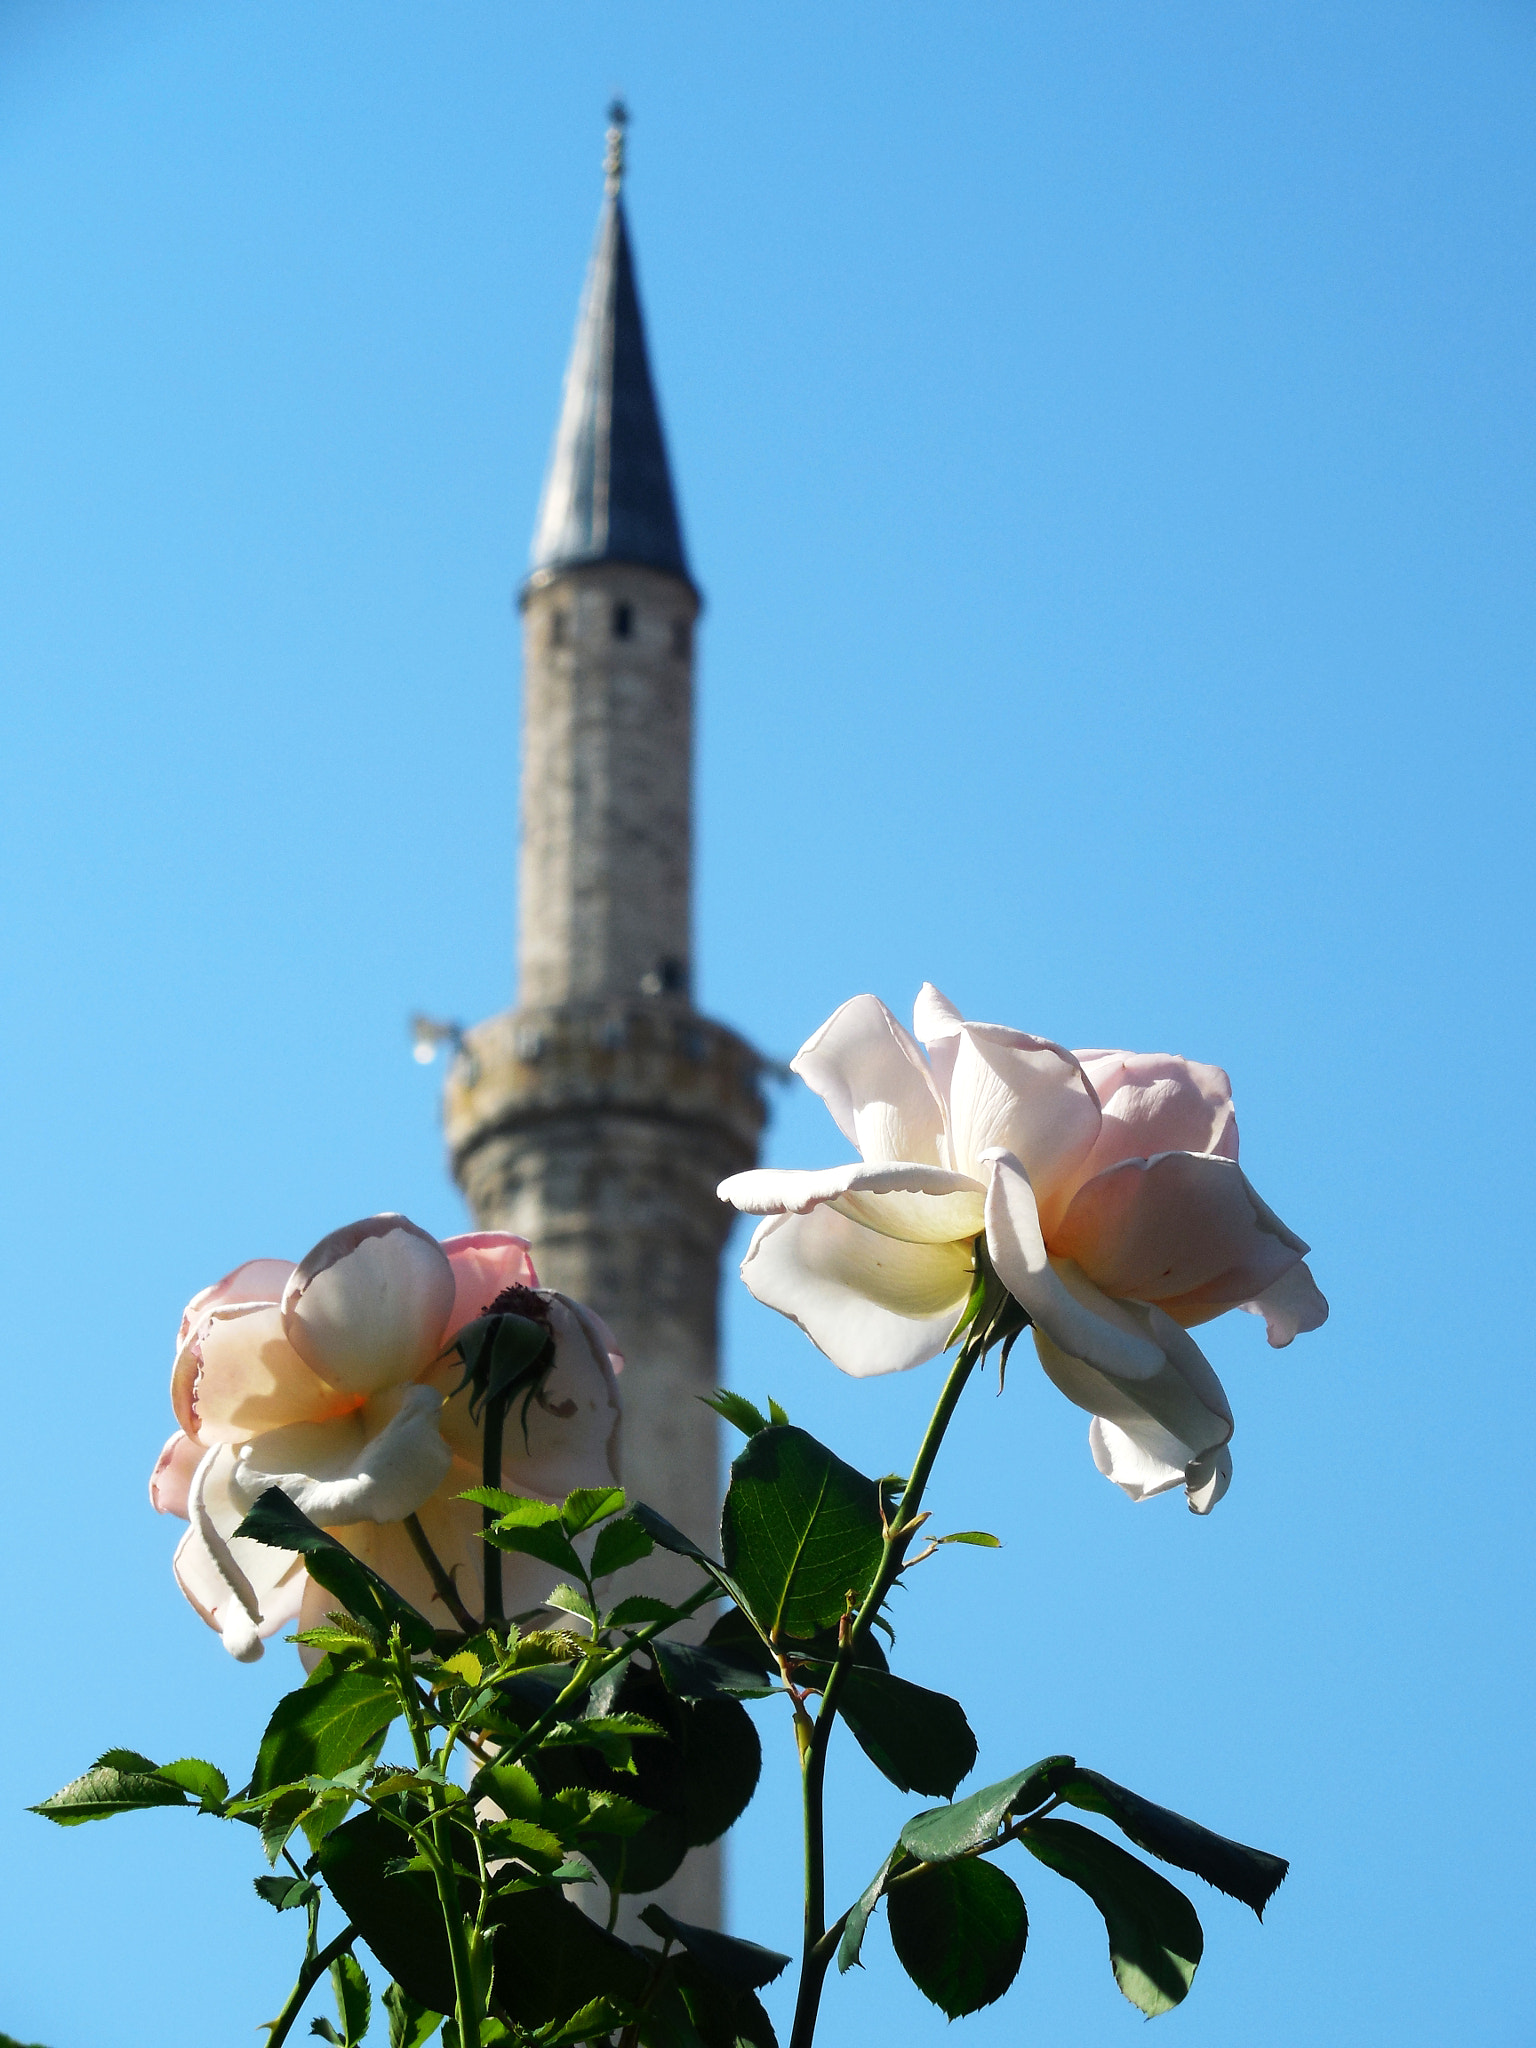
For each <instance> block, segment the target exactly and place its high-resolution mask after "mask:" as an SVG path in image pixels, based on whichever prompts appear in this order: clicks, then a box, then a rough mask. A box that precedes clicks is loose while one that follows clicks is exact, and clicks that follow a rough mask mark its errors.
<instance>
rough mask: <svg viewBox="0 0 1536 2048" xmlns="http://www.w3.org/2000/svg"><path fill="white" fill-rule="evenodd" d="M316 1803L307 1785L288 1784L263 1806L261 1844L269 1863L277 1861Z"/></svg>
mask: <svg viewBox="0 0 1536 2048" xmlns="http://www.w3.org/2000/svg"><path fill="white" fill-rule="evenodd" d="M314 1804H315V1796H314V1794H313V1793H312V1792H311V1791H310V1789H309V1787H308V1786H307V1785H288V1786H285V1787H284V1789H283V1790H282V1791H281V1792H278V1793H275V1794H274V1795H273V1797H272V1798H271V1800H270V1801H269V1802H268V1804H267V1805H266V1806H265V1807H264V1808H263V1810H262V1814H261V1822H260V1826H261V1846H262V1848H263V1849H265V1851H266V1852H267V1861H268V1862H269V1863H274V1864H275V1863H276V1861H277V1859H278V1857H279V1856H281V1855H282V1853H283V1845H284V1843H286V1841H287V1840H288V1837H289V1836H290V1835H291V1834H292V1833H293V1831H294V1829H295V1828H296V1827H297V1826H298V1824H299V1822H300V1821H301V1820H302V1819H303V1818H304V1816H305V1815H306V1814H307V1813H308V1812H309V1811H310V1809H311V1807H313V1806H314Z"/></svg>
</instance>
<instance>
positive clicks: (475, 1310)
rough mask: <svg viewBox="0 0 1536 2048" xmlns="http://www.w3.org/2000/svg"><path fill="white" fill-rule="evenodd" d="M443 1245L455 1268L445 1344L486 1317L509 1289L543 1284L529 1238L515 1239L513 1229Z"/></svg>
mask: <svg viewBox="0 0 1536 2048" xmlns="http://www.w3.org/2000/svg"><path fill="white" fill-rule="evenodd" d="M442 1244H443V1250H444V1252H445V1253H446V1254H447V1257H448V1263H449V1265H450V1266H451V1267H452V1268H453V1307H452V1308H451V1309H450V1310H449V1311H448V1322H447V1326H446V1327H445V1329H444V1331H443V1342H444V1343H445V1344H446V1343H447V1342H448V1341H449V1339H450V1338H453V1337H456V1336H457V1335H458V1334H459V1332H460V1330H462V1329H463V1327H464V1325H465V1324H466V1323H472V1322H474V1320H475V1318H476V1317H477V1316H482V1315H484V1314H485V1311H486V1310H487V1309H488V1308H489V1307H490V1305H491V1303H492V1302H493V1301H494V1300H495V1299H496V1297H497V1295H498V1294H501V1293H503V1292H504V1291H505V1290H506V1289H507V1288H508V1287H537V1286H538V1284H539V1276H538V1274H537V1273H536V1272H535V1271H534V1270H533V1259H532V1257H531V1256H530V1252H529V1245H528V1240H527V1238H526V1237H514V1236H513V1235H512V1233H511V1232H510V1231H509V1230H475V1231H469V1232H466V1233H465V1235H464V1236H462V1237H445V1238H444V1239H443V1241H442Z"/></svg>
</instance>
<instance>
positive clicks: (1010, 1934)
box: [885, 1856, 1029, 2020]
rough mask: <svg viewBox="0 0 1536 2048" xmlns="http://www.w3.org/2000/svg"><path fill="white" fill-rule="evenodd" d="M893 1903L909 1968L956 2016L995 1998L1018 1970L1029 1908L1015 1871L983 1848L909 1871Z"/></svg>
mask: <svg viewBox="0 0 1536 2048" xmlns="http://www.w3.org/2000/svg"><path fill="white" fill-rule="evenodd" d="M885 1910H886V1915H887V1917H888V1919H889V1920H890V1923H891V1941H892V1944H893V1946H894V1947H895V1950H896V1954H897V1955H898V1957H899V1958H900V1960H901V1966H902V1968H903V1969H904V1970H905V1971H906V1973H907V1975H908V1976H909V1977H910V1978H911V1979H912V1982H913V1983H914V1984H915V1985H916V1986H917V1988H918V1990H919V1991H921V1992H922V1994H923V1996H924V1997H925V1998H930V1999H932V2001H933V2003H934V2004H935V2005H936V2006H938V2008H939V2010H940V2011H941V2012H944V2013H947V2014H948V2015H949V2017H950V2018H951V2019H952V2020H958V2019H962V2018H963V2017H964V2016H965V2014H966V2013H970V2012H980V2010H981V2008H982V2007H983V2006H984V2005H991V2004H993V2003H994V2002H995V2001H996V2000H997V1999H999V1998H1001V1997H1002V1995H1003V1993H1004V1992H1005V1991H1006V1990H1007V1989H1008V1986H1009V1985H1010V1984H1011V1983H1012V1982H1013V1980H1014V1978H1015V1977H1016V1976H1017V1975H1018V1972H1019V1964H1020V1963H1021V1962H1022V1961H1023V1959H1024V1942H1025V1939H1026V1937H1027V1935H1028V1933H1029V1916H1028V1915H1027V1914H1026V1912H1025V1910H1024V1901H1023V1898H1022V1897H1021V1896H1020V1893H1019V1888H1018V1886H1017V1885H1016V1884H1015V1883H1014V1882H1013V1880H1012V1878H1010V1877H1008V1876H1007V1875H1005V1873H1004V1872H1003V1871H1001V1870H999V1869H998V1868H997V1866H996V1865H995V1864H993V1863H984V1862H982V1860H981V1858H980V1857H979V1856H967V1857H963V1858H962V1859H960V1860H959V1861H958V1862H955V1863H932V1864H929V1865H927V1866H926V1867H925V1868H923V1869H922V1870H920V1871H918V1872H916V1873H914V1874H912V1875H910V1876H907V1877H904V1878H902V1879H901V1880H900V1882H899V1883H896V1884H892V1885H891V1886H890V1887H889V1888H888V1889H887V1891H886V1894H885Z"/></svg>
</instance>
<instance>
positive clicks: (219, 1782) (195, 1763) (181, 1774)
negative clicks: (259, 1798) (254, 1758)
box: [159, 1756, 229, 1813]
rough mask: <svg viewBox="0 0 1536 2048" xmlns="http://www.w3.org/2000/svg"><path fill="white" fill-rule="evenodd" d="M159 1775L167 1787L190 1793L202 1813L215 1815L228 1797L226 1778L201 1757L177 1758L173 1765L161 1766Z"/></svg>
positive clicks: (227, 1781)
mask: <svg viewBox="0 0 1536 2048" xmlns="http://www.w3.org/2000/svg"><path fill="white" fill-rule="evenodd" d="M159 1775H160V1776H161V1777H162V1778H164V1780H165V1782H166V1783H167V1784H168V1785H179V1786H180V1787H181V1789H182V1791H183V1792H190V1793H191V1794H192V1796H193V1798H194V1799H196V1800H197V1801H198V1802H199V1804H200V1806H201V1808H202V1811H203V1812H204V1813H217V1812H218V1811H219V1809H220V1808H221V1807H222V1806H223V1804H224V1802H225V1801H226V1800H227V1799H228V1797H229V1780H228V1778H226V1777H225V1775H224V1773H223V1772H222V1771H220V1770H215V1768H214V1766H213V1765H212V1764H205V1763H204V1762H203V1760H202V1758H201V1757H197V1756H183V1757H178V1758H177V1759H176V1761H175V1763H173V1764H162V1765H161V1766H160V1771H159Z"/></svg>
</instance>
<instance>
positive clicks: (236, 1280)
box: [176, 1259, 293, 1351]
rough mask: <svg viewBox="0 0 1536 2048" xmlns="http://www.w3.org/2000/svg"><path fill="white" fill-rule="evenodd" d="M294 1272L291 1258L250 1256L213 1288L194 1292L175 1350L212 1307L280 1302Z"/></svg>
mask: <svg viewBox="0 0 1536 2048" xmlns="http://www.w3.org/2000/svg"><path fill="white" fill-rule="evenodd" d="M292 1271H293V1261H292V1259H247V1260H246V1262H245V1264H244V1265H243V1266H236V1268H235V1269H234V1271H233V1272H232V1273H226V1274H225V1275H224V1278H223V1279H222V1280H215V1281H214V1283H213V1285H212V1286H211V1287H205V1288H203V1289H202V1291H201V1292H200V1293H198V1294H194V1295H193V1297H192V1299H191V1300H190V1301H189V1302H188V1303H187V1305H186V1307H185V1308H184V1309H183V1310H182V1313H181V1331H180V1334H179V1335H178V1336H177V1339H176V1349H177V1350H178V1351H179V1350H180V1349H181V1347H182V1345H183V1344H185V1343H186V1341H187V1339H188V1337H190V1336H191V1334H192V1331H193V1330H194V1328H195V1327H196V1326H197V1324H198V1323H200V1322H201V1321H202V1320H203V1318H204V1317H205V1316H206V1315H208V1314H209V1312H210V1311H211V1310H213V1309H216V1308H221V1307H223V1306H224V1305H226V1304H227V1303H230V1302H237V1301H281V1300H282V1298H283V1289H284V1288H285V1287H286V1286H287V1284H288V1276H289V1274H290V1273H291V1272H292Z"/></svg>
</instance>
